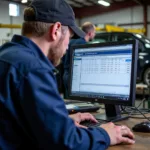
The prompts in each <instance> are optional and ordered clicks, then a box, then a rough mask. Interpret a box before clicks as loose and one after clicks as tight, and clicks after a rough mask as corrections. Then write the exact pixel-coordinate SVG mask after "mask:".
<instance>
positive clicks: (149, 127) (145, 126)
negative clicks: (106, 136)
mask: <svg viewBox="0 0 150 150" xmlns="http://www.w3.org/2000/svg"><path fill="white" fill-rule="evenodd" d="M132 130H133V131H135V132H147V133H150V122H149V121H146V122H141V123H139V124H136V125H135V126H134V127H132Z"/></svg>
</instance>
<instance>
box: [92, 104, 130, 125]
mask: <svg viewBox="0 0 150 150" xmlns="http://www.w3.org/2000/svg"><path fill="white" fill-rule="evenodd" d="M105 112H106V113H105V114H96V115H94V116H95V118H96V119H98V120H104V121H108V122H110V121H111V122H116V121H121V120H125V119H128V118H129V116H121V110H120V106H119V105H112V104H105Z"/></svg>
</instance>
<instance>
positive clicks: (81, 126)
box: [75, 122, 87, 129]
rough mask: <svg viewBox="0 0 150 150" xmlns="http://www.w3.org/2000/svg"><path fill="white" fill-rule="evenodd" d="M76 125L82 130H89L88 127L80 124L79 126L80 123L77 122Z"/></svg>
mask: <svg viewBox="0 0 150 150" xmlns="http://www.w3.org/2000/svg"><path fill="white" fill-rule="evenodd" d="M75 125H76V126H77V127H80V128H85V129H87V127H86V126H83V125H80V124H79V123H77V122H75Z"/></svg>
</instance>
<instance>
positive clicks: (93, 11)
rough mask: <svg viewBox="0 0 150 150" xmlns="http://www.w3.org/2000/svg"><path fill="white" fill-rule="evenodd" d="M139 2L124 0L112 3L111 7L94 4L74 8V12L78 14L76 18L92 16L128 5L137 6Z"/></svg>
mask: <svg viewBox="0 0 150 150" xmlns="http://www.w3.org/2000/svg"><path fill="white" fill-rule="evenodd" d="M137 5H139V4H137V3H136V2H134V1H123V2H119V3H112V4H111V5H110V6H109V7H105V6H102V5H93V6H87V7H82V8H74V12H75V15H76V18H84V17H90V16H94V15H99V14H103V13H106V12H112V11H116V10H119V9H124V8H128V7H133V6H137Z"/></svg>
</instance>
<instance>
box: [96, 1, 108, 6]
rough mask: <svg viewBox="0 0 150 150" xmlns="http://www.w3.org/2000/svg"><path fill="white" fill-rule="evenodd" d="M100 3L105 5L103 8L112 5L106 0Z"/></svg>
mask: <svg viewBox="0 0 150 150" xmlns="http://www.w3.org/2000/svg"><path fill="white" fill-rule="evenodd" d="M98 3H99V4H101V5H103V6H110V3H108V2H106V1H104V0H99V1H98Z"/></svg>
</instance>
